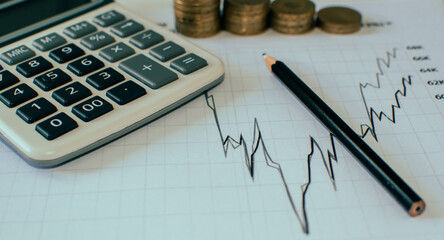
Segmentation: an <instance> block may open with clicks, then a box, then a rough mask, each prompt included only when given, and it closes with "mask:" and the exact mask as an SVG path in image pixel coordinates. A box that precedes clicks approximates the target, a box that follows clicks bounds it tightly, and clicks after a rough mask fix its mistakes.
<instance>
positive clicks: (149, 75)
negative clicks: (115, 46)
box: [119, 54, 178, 89]
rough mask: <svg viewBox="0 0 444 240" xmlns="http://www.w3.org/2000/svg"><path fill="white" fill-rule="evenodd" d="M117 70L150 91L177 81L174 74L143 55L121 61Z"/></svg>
mask: <svg viewBox="0 0 444 240" xmlns="http://www.w3.org/2000/svg"><path fill="white" fill-rule="evenodd" d="M119 68H120V69H122V70H123V71H125V72H126V73H128V74H129V75H131V76H133V77H134V78H136V79H137V80H139V81H140V82H142V83H143V84H145V85H147V86H148V87H150V88H152V89H158V88H160V87H162V86H164V85H166V84H168V83H170V82H172V81H174V80H176V79H178V76H177V74H176V73H174V72H173V71H171V70H169V69H168V68H166V67H164V66H162V65H160V64H159V63H157V62H156V61H154V60H152V59H150V58H149V57H146V56H145V55H143V54H139V55H136V56H134V57H132V58H129V59H127V60H125V61H122V62H121V63H120V64H119Z"/></svg>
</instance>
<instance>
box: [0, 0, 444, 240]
mask: <svg viewBox="0 0 444 240" xmlns="http://www.w3.org/2000/svg"><path fill="white" fill-rule="evenodd" d="M324 6H326V5H322V6H317V9H320V8H321V7H324ZM348 6H351V7H353V8H355V9H357V10H359V11H360V12H361V14H362V15H363V23H364V27H363V29H362V30H361V31H360V32H358V33H356V34H352V35H344V36H343V35H331V34H327V33H324V32H322V31H320V30H318V29H316V30H314V31H312V32H310V33H307V34H304V35H299V36H290V35H283V34H278V33H276V32H274V31H273V30H268V31H267V32H265V33H263V34H260V35H257V36H251V37H240V36H235V35H232V34H229V33H226V32H222V33H220V34H218V35H217V36H215V37H212V38H209V39H202V40H197V39H191V41H194V42H195V43H197V44H199V45H201V46H203V47H204V48H206V49H208V50H209V51H211V52H213V53H215V54H216V55H217V56H219V57H220V58H221V59H222V60H223V61H224V63H225V68H226V78H225V81H224V82H223V83H222V84H221V85H219V86H218V87H216V88H215V89H213V90H211V91H209V92H208V94H207V95H206V96H201V97H198V98H197V99H195V100H193V101H192V102H190V103H189V104H187V105H185V106H184V107H182V108H179V109H177V110H176V111H174V112H172V113H171V114H169V115H167V116H165V117H163V118H161V119H159V120H157V121H155V122H153V123H152V124H150V125H149V126H147V127H144V128H142V129H140V130H138V131H136V132H134V133H132V134H130V135H128V136H126V137H124V138H122V139H120V140H118V141H116V142H113V143H112V144H109V145H107V146H106V147H103V148H101V149H99V150H97V151H95V152H93V153H91V154H89V155H87V156H84V157H82V158H80V159H78V160H75V161H73V162H70V163H68V164H66V165H63V166H61V167H58V168H56V169H51V170H39V169H34V168H32V167H30V166H28V165H27V164H26V163H25V162H24V161H22V160H21V159H19V158H18V157H17V156H16V155H15V154H14V153H13V152H12V151H10V150H9V149H8V148H7V147H6V146H4V145H0V159H1V161H0V239H255V240H256V239H442V238H443V237H444V228H443V227H442V226H444V207H443V206H444V205H443V204H444V157H443V156H444V141H443V137H442V136H443V134H444V124H443V120H444V114H443V113H444V99H441V94H443V93H444V85H443V82H442V80H444V75H443V74H442V72H443V71H444V69H443V66H444V59H443V56H444V55H443V53H444V47H443V46H442V45H443V44H442V43H443V40H444V34H443V33H444V31H443V30H444V29H443V25H442V23H443V22H444V5H443V3H442V2H441V1H413V2H407V1H405V2H403V3H402V4H400V3H399V1H396V2H390V1H387V2H384V3H381V2H378V3H377V4H375V3H373V2H368V3H356V4H350V5H348ZM134 10H135V11H136V12H138V13H139V14H142V15H144V16H146V17H147V18H148V19H152V20H155V21H158V22H166V23H167V24H168V25H169V27H172V25H171V22H173V20H174V18H173V11H172V9H150V8H149V7H147V8H146V9H140V8H138V9H134ZM418 48H419V49H418ZM264 52H266V53H268V54H269V55H272V56H274V57H276V58H278V59H280V60H282V61H284V62H285V63H286V64H287V65H288V66H290V67H291V68H292V69H293V70H294V71H295V72H296V73H297V74H298V75H299V76H300V77H301V78H302V79H303V80H304V81H305V82H306V83H307V85H309V86H310V87H311V88H312V89H313V90H314V91H315V92H317V93H318V94H319V95H320V96H321V97H322V98H323V99H324V100H325V101H326V102H327V103H328V104H329V106H330V107H332V108H333V109H334V110H335V111H336V112H337V113H338V114H339V115H340V116H341V117H343V118H344V120H345V121H346V122H347V123H348V124H349V125H350V126H351V127H352V128H353V129H354V130H355V131H356V132H357V133H358V134H361V133H362V132H361V129H363V130H364V131H365V130H366V129H367V127H365V126H366V125H367V126H370V127H371V129H372V131H374V133H375V134H374V135H375V136H377V140H378V141H376V140H375V138H374V137H373V135H372V134H371V132H369V133H368V134H367V136H366V137H365V138H364V139H365V140H366V142H367V143H368V144H369V145H370V146H372V148H373V149H374V150H375V151H376V152H377V153H378V154H380V156H381V157H382V158H383V159H384V160H385V161H386V162H387V163H388V164H389V165H390V166H391V167H392V168H393V169H394V170H395V171H396V172H397V173H398V174H399V175H400V176H401V177H402V178H403V179H404V180H405V181H406V182H407V183H408V184H410V186H411V187H412V188H413V189H415V190H416V191H417V193H418V194H419V195H421V196H422V197H423V199H424V200H425V201H426V204H427V208H426V211H425V212H424V213H423V214H422V215H421V216H419V217H416V218H411V217H409V216H408V215H407V214H406V213H405V212H404V210H403V209H402V208H401V207H400V206H399V205H398V204H397V203H396V202H395V201H394V200H393V199H392V198H391V196H389V195H388V194H387V193H386V192H385V190H384V189H383V188H382V187H381V186H379V184H378V183H377V182H376V181H375V180H374V179H373V178H372V177H371V176H370V175H369V174H368V173H367V172H366V171H365V169H363V168H362V167H361V166H360V165H359V164H358V163H357V161H356V160H355V159H353V157H352V156H350V154H349V153H348V152H347V150H346V149H344V147H343V146H342V145H341V144H340V143H339V142H337V141H335V142H334V146H335V149H336V155H337V156H336V157H337V162H336V161H334V160H333V161H332V164H331V166H332V167H331V168H330V166H329V164H328V151H331V153H332V154H333V152H332V151H333V149H332V142H331V139H330V135H329V133H328V131H326V130H325V129H324V127H323V126H322V125H320V124H319V122H318V121H317V120H316V119H315V118H314V117H312V116H311V115H310V113H309V112H308V111H307V110H306V109H305V108H304V106H303V105H302V104H301V103H299V101H298V100H297V99H296V97H294V96H293V95H292V94H291V93H290V92H289V91H288V90H287V89H286V88H285V87H284V86H283V85H282V84H281V83H280V82H279V81H278V80H277V79H276V78H275V77H274V76H273V75H272V74H271V73H270V72H269V71H268V69H267V68H266V66H265V64H264V62H263V59H262V53H264ZM421 69H422V70H421ZM433 69H435V70H433ZM436 71H437V72H436ZM378 83H379V84H378ZM360 84H362V85H363V86H365V85H366V84H370V85H371V86H370V85H368V86H367V87H365V88H362V89H363V90H362V94H361V91H360ZM434 84H438V85H434ZM398 90H399V93H396V92H397V91H398ZM404 95H405V96H404ZM364 100H365V103H366V104H367V105H365V104H364ZM396 100H398V102H397V101H396ZM213 101H214V102H213ZM392 105H395V106H396V107H392ZM366 106H367V108H366ZM370 108H372V109H374V111H375V112H376V113H377V114H379V113H380V112H384V113H385V114H386V115H387V116H388V117H389V118H390V119H387V118H382V120H381V121H379V120H378V119H377V118H375V117H373V124H372V122H371V120H370V118H369V117H368V116H369V115H368V111H370V110H369V109H370ZM392 109H393V113H394V115H392ZM215 113H216V114H215ZM216 116H217V118H216ZM370 116H372V114H370ZM216 119H217V121H216ZM218 126H219V127H220V128H218ZM241 136H242V137H241ZM227 137H228V140H227V142H226V143H225V145H224V144H223V141H224V140H225V139H227ZM310 137H313V139H312V140H311V139H310ZM311 143H313V144H315V143H317V144H318V145H319V148H317V147H316V145H311ZM256 146H258V148H257V151H256V152H255V154H254V165H253V166H252V164H251V161H252V160H251V154H253V152H254V149H255V148H256ZM264 146H265V148H264ZM312 149H314V152H313V156H312V159H311V164H310V165H308V164H307V155H308V154H310V152H311V150H312ZM319 149H320V150H322V154H323V155H324V157H325V162H326V163H327V167H326V166H325V165H324V162H323V159H322V157H321V151H319ZM267 154H268V155H267ZM308 169H310V173H311V174H310V176H311V182H310V185H309V186H308V189H307V191H306V194H305V198H304V199H305V208H303V207H302V206H301V204H302V199H303V198H302V196H303V195H302V192H303V189H302V187H301V186H303V185H304V184H306V183H307V181H308V173H309V171H308ZM252 173H253V174H252ZM332 173H334V179H335V180H334V181H332V177H331V176H330V175H331V174H332ZM252 175H253V176H254V178H253V177H252ZM334 186H335V187H336V191H335V187H334ZM286 187H287V189H286ZM286 190H288V192H287V191H286ZM291 201H293V204H292V202H291ZM293 207H294V208H293ZM304 212H305V214H306V219H304V216H303V214H304ZM298 216H299V219H298ZM304 230H308V231H309V234H306V233H304Z"/></svg>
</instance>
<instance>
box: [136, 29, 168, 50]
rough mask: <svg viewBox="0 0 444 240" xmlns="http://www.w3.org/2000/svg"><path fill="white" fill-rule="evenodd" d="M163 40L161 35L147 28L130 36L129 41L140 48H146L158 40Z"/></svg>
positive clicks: (158, 41)
mask: <svg viewBox="0 0 444 240" xmlns="http://www.w3.org/2000/svg"><path fill="white" fill-rule="evenodd" d="M164 40H165V39H164V38H163V36H162V35H160V34H158V33H156V32H154V31H153V30H148V31H145V32H143V33H141V34H138V35H136V36H134V37H132V38H131V39H130V43H131V44H133V45H134V46H136V47H138V48H140V49H147V48H149V47H152V46H154V45H156V44H158V43H160V42H163V41H164Z"/></svg>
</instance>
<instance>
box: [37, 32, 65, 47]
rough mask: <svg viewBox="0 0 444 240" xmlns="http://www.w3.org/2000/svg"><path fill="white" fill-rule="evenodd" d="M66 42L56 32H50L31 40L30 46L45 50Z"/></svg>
mask: <svg viewBox="0 0 444 240" xmlns="http://www.w3.org/2000/svg"><path fill="white" fill-rule="evenodd" d="M65 43H66V39H64V38H63V37H62V36H60V35H59V34H57V33H50V34H48V35H46V36H43V37H41V38H37V39H36V40H34V41H33V42H32V46H34V47H36V48H37V49H38V50H40V51H43V52H46V51H49V50H51V49H53V48H56V47H58V46H61V45H63V44H65Z"/></svg>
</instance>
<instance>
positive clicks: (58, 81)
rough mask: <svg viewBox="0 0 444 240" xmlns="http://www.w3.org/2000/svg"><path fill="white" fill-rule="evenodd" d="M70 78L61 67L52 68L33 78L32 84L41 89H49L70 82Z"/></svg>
mask: <svg viewBox="0 0 444 240" xmlns="http://www.w3.org/2000/svg"><path fill="white" fill-rule="evenodd" d="M71 80H72V78H71V77H70V76H69V75H68V74H66V73H65V72H63V71H62V70H61V69H58V68H57V69H54V70H52V71H49V72H47V73H45V74H43V75H40V76H38V77H36V78H34V84H35V85H37V86H38V87H39V88H41V89H42V90H43V91H50V90H53V89H55V88H57V87H60V86H62V85H63V84H65V83H67V82H70V81H71Z"/></svg>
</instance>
